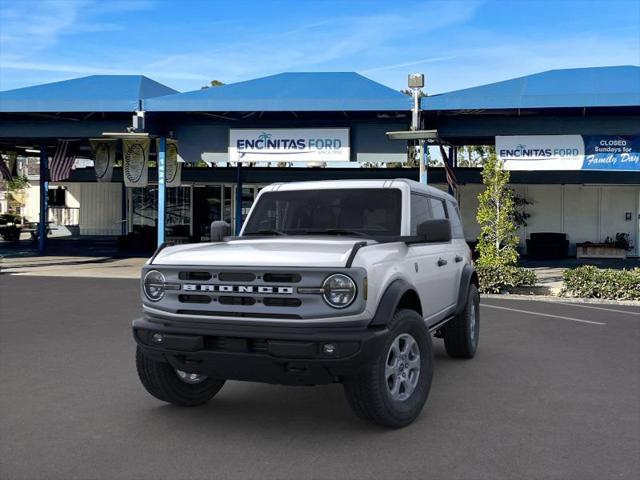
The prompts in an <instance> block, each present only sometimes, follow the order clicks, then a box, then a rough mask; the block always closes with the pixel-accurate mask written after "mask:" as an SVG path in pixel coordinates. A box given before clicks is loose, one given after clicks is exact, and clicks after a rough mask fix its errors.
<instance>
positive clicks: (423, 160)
mask: <svg viewBox="0 0 640 480" xmlns="http://www.w3.org/2000/svg"><path fill="white" fill-rule="evenodd" d="M419 148H420V183H421V184H422V185H427V184H428V183H429V181H428V180H429V176H428V171H429V151H428V150H427V149H428V148H429V147H428V145H427V144H426V142H425V141H424V140H420V147H419Z"/></svg>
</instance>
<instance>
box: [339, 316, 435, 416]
mask: <svg viewBox="0 0 640 480" xmlns="http://www.w3.org/2000/svg"><path fill="white" fill-rule="evenodd" d="M403 333H408V334H410V335H411V336H412V337H413V338H414V339H415V341H416V343H417V344H418V348H419V351H420V374H419V376H418V383H417V384H416V387H415V390H414V391H413V393H412V394H411V396H410V397H409V398H407V399H406V400H404V401H397V400H394V399H393V398H392V397H391V394H390V392H389V390H388V387H387V383H386V382H387V381H386V379H385V373H384V372H385V364H386V362H387V355H388V352H389V349H390V347H391V344H392V343H393V342H394V340H395V339H396V338H397V337H398V335H401V334H403ZM432 378H433V349H432V346H431V334H430V333H429V330H428V329H427V327H426V325H425V323H424V320H423V319H422V318H421V316H420V315H419V314H418V313H417V312H415V311H413V310H398V311H397V312H396V313H395V315H394V316H393V320H392V322H391V327H390V331H389V335H388V337H387V338H386V340H385V342H384V344H383V347H382V348H381V349H380V352H379V354H378V355H377V356H376V358H375V359H374V361H373V362H372V364H371V365H370V366H368V367H367V368H366V370H364V371H363V372H362V373H361V374H359V375H356V376H353V377H348V378H345V380H344V390H345V394H346V397H347V400H348V402H349V405H350V406H351V408H352V409H353V411H354V412H355V413H356V415H358V416H359V417H360V418H364V419H366V420H369V421H370V422H373V423H377V424H379V425H384V426H387V427H394V428H398V427H404V426H406V425H409V424H410V423H411V422H413V421H414V420H415V419H416V417H417V416H418V415H419V414H420V412H421V411H422V407H423V406H424V404H425V402H426V401H427V397H428V396H429V390H430V388H431V381H432Z"/></svg>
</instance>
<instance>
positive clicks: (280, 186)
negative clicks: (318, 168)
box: [263, 178, 457, 203]
mask: <svg viewBox="0 0 640 480" xmlns="http://www.w3.org/2000/svg"><path fill="white" fill-rule="evenodd" d="M401 185H406V186H408V187H409V189H410V190H411V191H412V192H419V193H425V194H429V195H432V196H434V197H440V198H444V199H447V200H449V201H452V202H454V203H457V202H456V200H455V198H453V197H452V196H451V195H449V194H448V193H447V192H443V191H442V190H440V189H438V188H435V187H432V186H430V185H423V184H421V183H419V182H416V181H414V180H409V179H408V178H395V179H393V180H316V181H313V180H312V181H308V182H289V183H272V184H271V185H269V186H267V187H265V188H264V189H263V190H264V191H265V192H268V191H274V192H275V191H280V192H282V191H293V190H328V189H339V188H401Z"/></svg>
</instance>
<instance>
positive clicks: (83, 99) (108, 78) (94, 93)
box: [0, 75, 177, 113]
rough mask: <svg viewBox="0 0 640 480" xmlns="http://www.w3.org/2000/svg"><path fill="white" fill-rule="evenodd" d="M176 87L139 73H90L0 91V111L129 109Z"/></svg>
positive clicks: (136, 107) (168, 92) (135, 107)
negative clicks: (58, 80) (78, 76)
mask: <svg viewBox="0 0 640 480" xmlns="http://www.w3.org/2000/svg"><path fill="white" fill-rule="evenodd" d="M174 93H177V90H174V89H173V88H169V87H167V86H166V85H163V84H161V83H158V82H156V81H155V80H151V79H150V78H147V77H145V76H143V75H91V76H89V77H82V78H74V79H71V80H64V81H62V82H54V83H45V84H43V85H35V86H32V87H25V88H17V89H15V90H6V91H3V92H0V112H5V113H33V112H56V113H58V112H133V111H135V110H139V109H140V101H141V100H143V99H145V98H152V97H157V96H160V95H170V94H174Z"/></svg>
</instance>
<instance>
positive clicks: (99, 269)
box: [0, 256, 147, 279]
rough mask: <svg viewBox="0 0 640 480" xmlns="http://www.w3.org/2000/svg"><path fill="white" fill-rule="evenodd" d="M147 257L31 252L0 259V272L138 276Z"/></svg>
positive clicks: (79, 275) (73, 275) (39, 274)
mask: <svg viewBox="0 0 640 480" xmlns="http://www.w3.org/2000/svg"><path fill="white" fill-rule="evenodd" d="M146 261H147V259H146V258H138V257H136V258H111V257H71V256H43V257H39V256H34V257H16V258H2V259H0V273H2V274H12V275H36V276H45V277H90V278H136V279H137V278H140V268H141V267H142V265H144V263H145V262H146Z"/></svg>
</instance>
